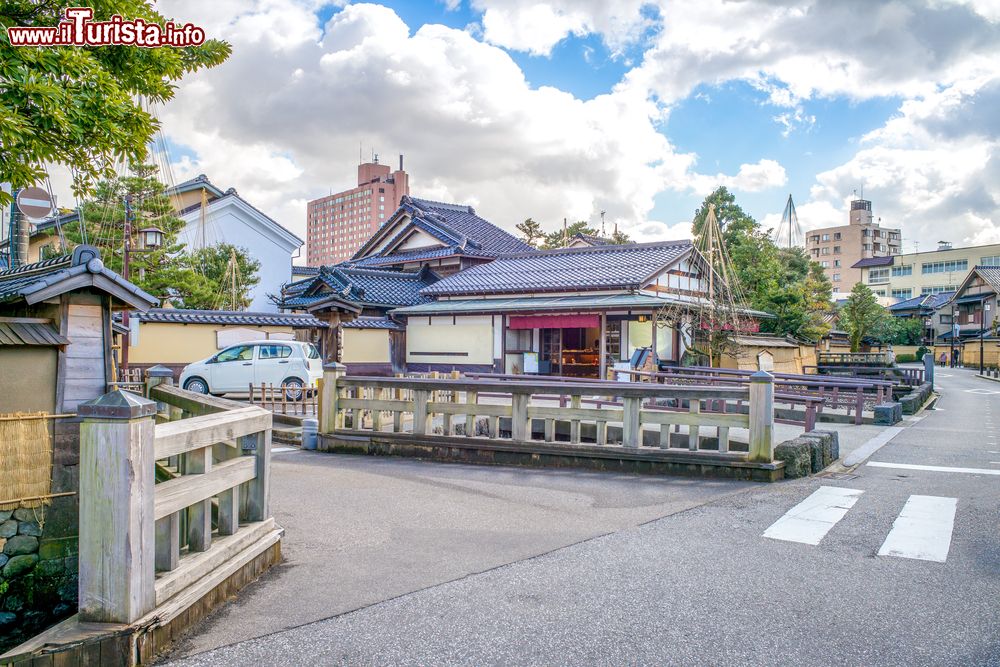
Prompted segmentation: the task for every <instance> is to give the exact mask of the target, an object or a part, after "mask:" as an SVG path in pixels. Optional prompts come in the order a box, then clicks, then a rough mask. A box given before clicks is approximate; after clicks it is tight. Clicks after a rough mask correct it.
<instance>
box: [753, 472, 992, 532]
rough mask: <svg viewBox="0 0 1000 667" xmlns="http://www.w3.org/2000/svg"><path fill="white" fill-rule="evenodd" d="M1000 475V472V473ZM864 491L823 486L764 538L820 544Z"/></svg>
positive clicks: (787, 513)
mask: <svg viewBox="0 0 1000 667" xmlns="http://www.w3.org/2000/svg"><path fill="white" fill-rule="evenodd" d="M998 472H1000V471H998ZM862 493H864V491H861V490H859V489H844V488H841V487H838V486H821V487H819V488H818V489H816V490H815V491H813V492H812V494H811V495H810V496H809V497H808V498H806V499H805V500H803V501H802V502H801V503H799V504H798V505H796V506H795V507H793V508H792V509H790V510H788V511H787V512H785V514H784V515H783V516H782V517H781V518H780V519H778V520H777V521H775V522H774V523H772V524H771V526H770V527H769V528H768V529H767V530H765V531H764V537H769V538H771V539H772V540H784V541H785V542H802V543H803V544H813V545H816V544H819V542H820V540H822V539H823V538H824V537H825V536H826V534H827V533H828V532H830V529H831V528H833V527H834V526H835V525H836V524H837V522H838V521H840V520H841V519H843V518H844V515H845V514H847V510H849V509H851V508H852V507H853V506H854V503H856V502H857V501H858V498H859V497H860V496H861V494H862Z"/></svg>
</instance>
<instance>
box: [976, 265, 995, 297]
mask: <svg viewBox="0 0 1000 667" xmlns="http://www.w3.org/2000/svg"><path fill="white" fill-rule="evenodd" d="M975 271H976V272H977V273H978V274H979V275H980V276H981V277H982V279H983V280H985V281H986V283H987V284H988V285H989V286H990V287H992V288H993V289H995V290H996V291H997V292H1000V266H977V267H976V268H975Z"/></svg>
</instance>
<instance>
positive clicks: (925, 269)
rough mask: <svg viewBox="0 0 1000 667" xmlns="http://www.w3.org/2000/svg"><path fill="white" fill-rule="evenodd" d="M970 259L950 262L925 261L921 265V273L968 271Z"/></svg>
mask: <svg viewBox="0 0 1000 667" xmlns="http://www.w3.org/2000/svg"><path fill="white" fill-rule="evenodd" d="M968 270H969V260H967V259H956V260H952V261H950V262H924V263H923V264H921V265H920V272H921V273H948V272H950V271H968Z"/></svg>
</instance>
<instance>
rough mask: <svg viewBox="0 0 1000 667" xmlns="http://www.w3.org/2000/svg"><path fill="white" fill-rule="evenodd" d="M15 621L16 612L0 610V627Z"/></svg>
mask: <svg viewBox="0 0 1000 667" xmlns="http://www.w3.org/2000/svg"><path fill="white" fill-rule="evenodd" d="M16 621H17V614H13V613H11V612H9V611H0V628H5V627H7V626H8V625H11V624H13V623H14V622H16Z"/></svg>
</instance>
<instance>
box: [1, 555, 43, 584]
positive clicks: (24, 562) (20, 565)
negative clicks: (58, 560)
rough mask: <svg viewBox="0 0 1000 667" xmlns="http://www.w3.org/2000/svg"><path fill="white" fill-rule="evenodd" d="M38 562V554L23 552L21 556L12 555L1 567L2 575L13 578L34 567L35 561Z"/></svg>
mask: <svg viewBox="0 0 1000 667" xmlns="http://www.w3.org/2000/svg"><path fill="white" fill-rule="evenodd" d="M37 562H38V554H25V555H23V556H14V557H13V558H11V559H10V560H9V561H7V564H6V565H4V567H3V576H4V577H6V578H7V579H13V578H14V577H20V576H21V575H22V574H25V573H26V572H29V571H30V570H32V569H34V567H35V563H37Z"/></svg>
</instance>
